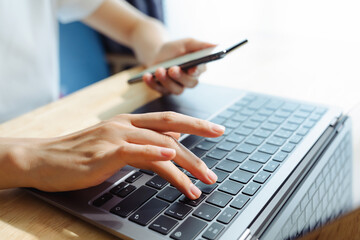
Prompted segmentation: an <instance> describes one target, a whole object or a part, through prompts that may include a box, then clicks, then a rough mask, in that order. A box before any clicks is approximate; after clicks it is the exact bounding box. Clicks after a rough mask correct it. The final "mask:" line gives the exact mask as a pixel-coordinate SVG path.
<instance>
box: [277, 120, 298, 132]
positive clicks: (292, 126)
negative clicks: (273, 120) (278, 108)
mask: <svg viewBox="0 0 360 240" xmlns="http://www.w3.org/2000/svg"><path fill="white" fill-rule="evenodd" d="M298 127H299V125H298V124H295V123H289V122H287V123H285V124H283V125H281V128H282V129H285V130H289V131H295V130H296V129H298Z"/></svg>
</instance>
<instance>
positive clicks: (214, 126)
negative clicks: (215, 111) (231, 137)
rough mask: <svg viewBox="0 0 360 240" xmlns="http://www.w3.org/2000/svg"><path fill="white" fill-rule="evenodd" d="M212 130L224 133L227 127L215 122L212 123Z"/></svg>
mask: <svg viewBox="0 0 360 240" xmlns="http://www.w3.org/2000/svg"><path fill="white" fill-rule="evenodd" d="M211 128H212V130H213V131H214V132H216V133H220V134H223V133H224V132H225V127H224V126H221V125H218V124H214V123H212V126H211Z"/></svg>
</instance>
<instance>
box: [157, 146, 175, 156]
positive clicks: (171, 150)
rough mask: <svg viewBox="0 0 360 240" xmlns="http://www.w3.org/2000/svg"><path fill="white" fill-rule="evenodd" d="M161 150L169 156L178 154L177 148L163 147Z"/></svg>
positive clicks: (163, 154)
mask: <svg viewBox="0 0 360 240" xmlns="http://www.w3.org/2000/svg"><path fill="white" fill-rule="evenodd" d="M160 152H161V155H162V156H164V157H169V158H170V157H173V156H174V155H175V154H176V152H175V150H174V149H172V148H161V150H160Z"/></svg>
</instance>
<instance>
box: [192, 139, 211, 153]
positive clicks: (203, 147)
mask: <svg viewBox="0 0 360 240" xmlns="http://www.w3.org/2000/svg"><path fill="white" fill-rule="evenodd" d="M215 144H216V143H214V142H209V141H205V140H203V141H201V142H200V143H198V144H197V145H196V146H195V147H196V148H199V149H201V150H205V151H209V150H210V149H211V148H212V147H214V146H215Z"/></svg>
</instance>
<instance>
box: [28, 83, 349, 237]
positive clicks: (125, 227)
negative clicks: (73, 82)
mask: <svg viewBox="0 0 360 240" xmlns="http://www.w3.org/2000/svg"><path fill="white" fill-rule="evenodd" d="M169 110H170V111H176V112H180V113H184V114H187V115H191V116H194V117H199V118H203V119H208V120H210V121H212V122H215V123H218V124H222V125H224V126H225V127H226V131H225V133H224V135H223V136H221V137H218V138H213V139H212V138H203V137H198V136H194V135H182V137H181V138H180V142H181V143H182V144H183V145H184V146H186V147H187V148H188V149H189V150H190V151H191V152H193V153H194V154H195V155H197V156H198V157H199V158H201V159H202V160H203V161H204V162H205V163H206V164H207V166H208V167H209V168H210V169H212V170H213V171H214V172H215V173H216V174H217V176H218V180H217V183H216V184H213V185H206V184H203V183H201V182H200V181H199V180H197V179H196V178H194V177H193V176H192V175H191V173H190V172H188V171H186V170H185V169H182V168H181V166H178V167H179V169H180V170H182V171H184V173H185V174H187V175H188V176H189V178H190V179H191V180H192V181H193V182H194V183H195V185H196V186H198V188H200V189H201V190H202V192H203V193H202V195H201V197H200V198H199V199H197V200H190V199H187V198H186V197H185V196H184V195H182V194H181V193H180V192H179V191H178V190H177V189H175V188H174V187H173V186H171V184H169V183H168V182H166V181H165V180H164V179H162V178H161V177H159V176H158V175H156V173H154V172H151V171H148V170H143V169H136V168H133V167H130V166H126V167H124V168H123V169H121V170H120V171H118V172H117V173H116V174H114V175H113V176H112V177H110V178H109V179H107V180H106V181H105V182H103V183H102V184H100V185H98V186H95V187H91V188H88V189H83V190H78V191H71V192H59V193H47V192H42V191H39V190H36V189H28V190H29V191H30V192H31V193H32V194H34V195H36V196H37V197H40V198H41V199H43V200H45V201H47V202H48V203H50V204H53V205H55V206H57V207H59V208H61V209H63V210H65V211H67V212H69V213H70V214H73V215H75V216H77V217H79V218H81V219H83V220H85V221H87V222H89V223H91V224H94V225H95V226H97V227H99V228H102V229H104V230H105V231H108V232H110V233H112V234H114V235H115V236H118V237H119V238H120V239H149V240H150V239H186V240H189V239H293V238H297V237H299V236H302V235H303V234H305V233H307V232H309V231H311V230H313V229H315V228H317V227H319V226H321V225H323V224H325V223H326V222H328V221H330V220H331V219H333V218H335V217H337V216H339V215H341V214H343V213H344V212H346V211H348V210H349V209H351V207H352V191H351V189H352V170H351V167H352V148H351V141H352V140H351V121H350V119H349V118H348V117H347V116H345V115H343V114H342V112H341V109H338V108H336V107H329V106H323V105H318V104H313V103H308V102H302V101H299V100H293V99H285V98H282V97H276V96H272V95H265V94H259V93H254V92H248V91H243V90H238V89H234V88H226V87H220V86H214V85H207V84H203V83H202V84H199V86H197V87H196V88H194V89H190V90H187V91H186V92H185V93H184V94H182V95H180V96H164V97H161V98H159V99H156V100H154V101H153V102H150V103H149V104H147V105H145V106H142V107H141V108H139V109H137V110H136V111H134V113H143V112H154V111H169Z"/></svg>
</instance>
